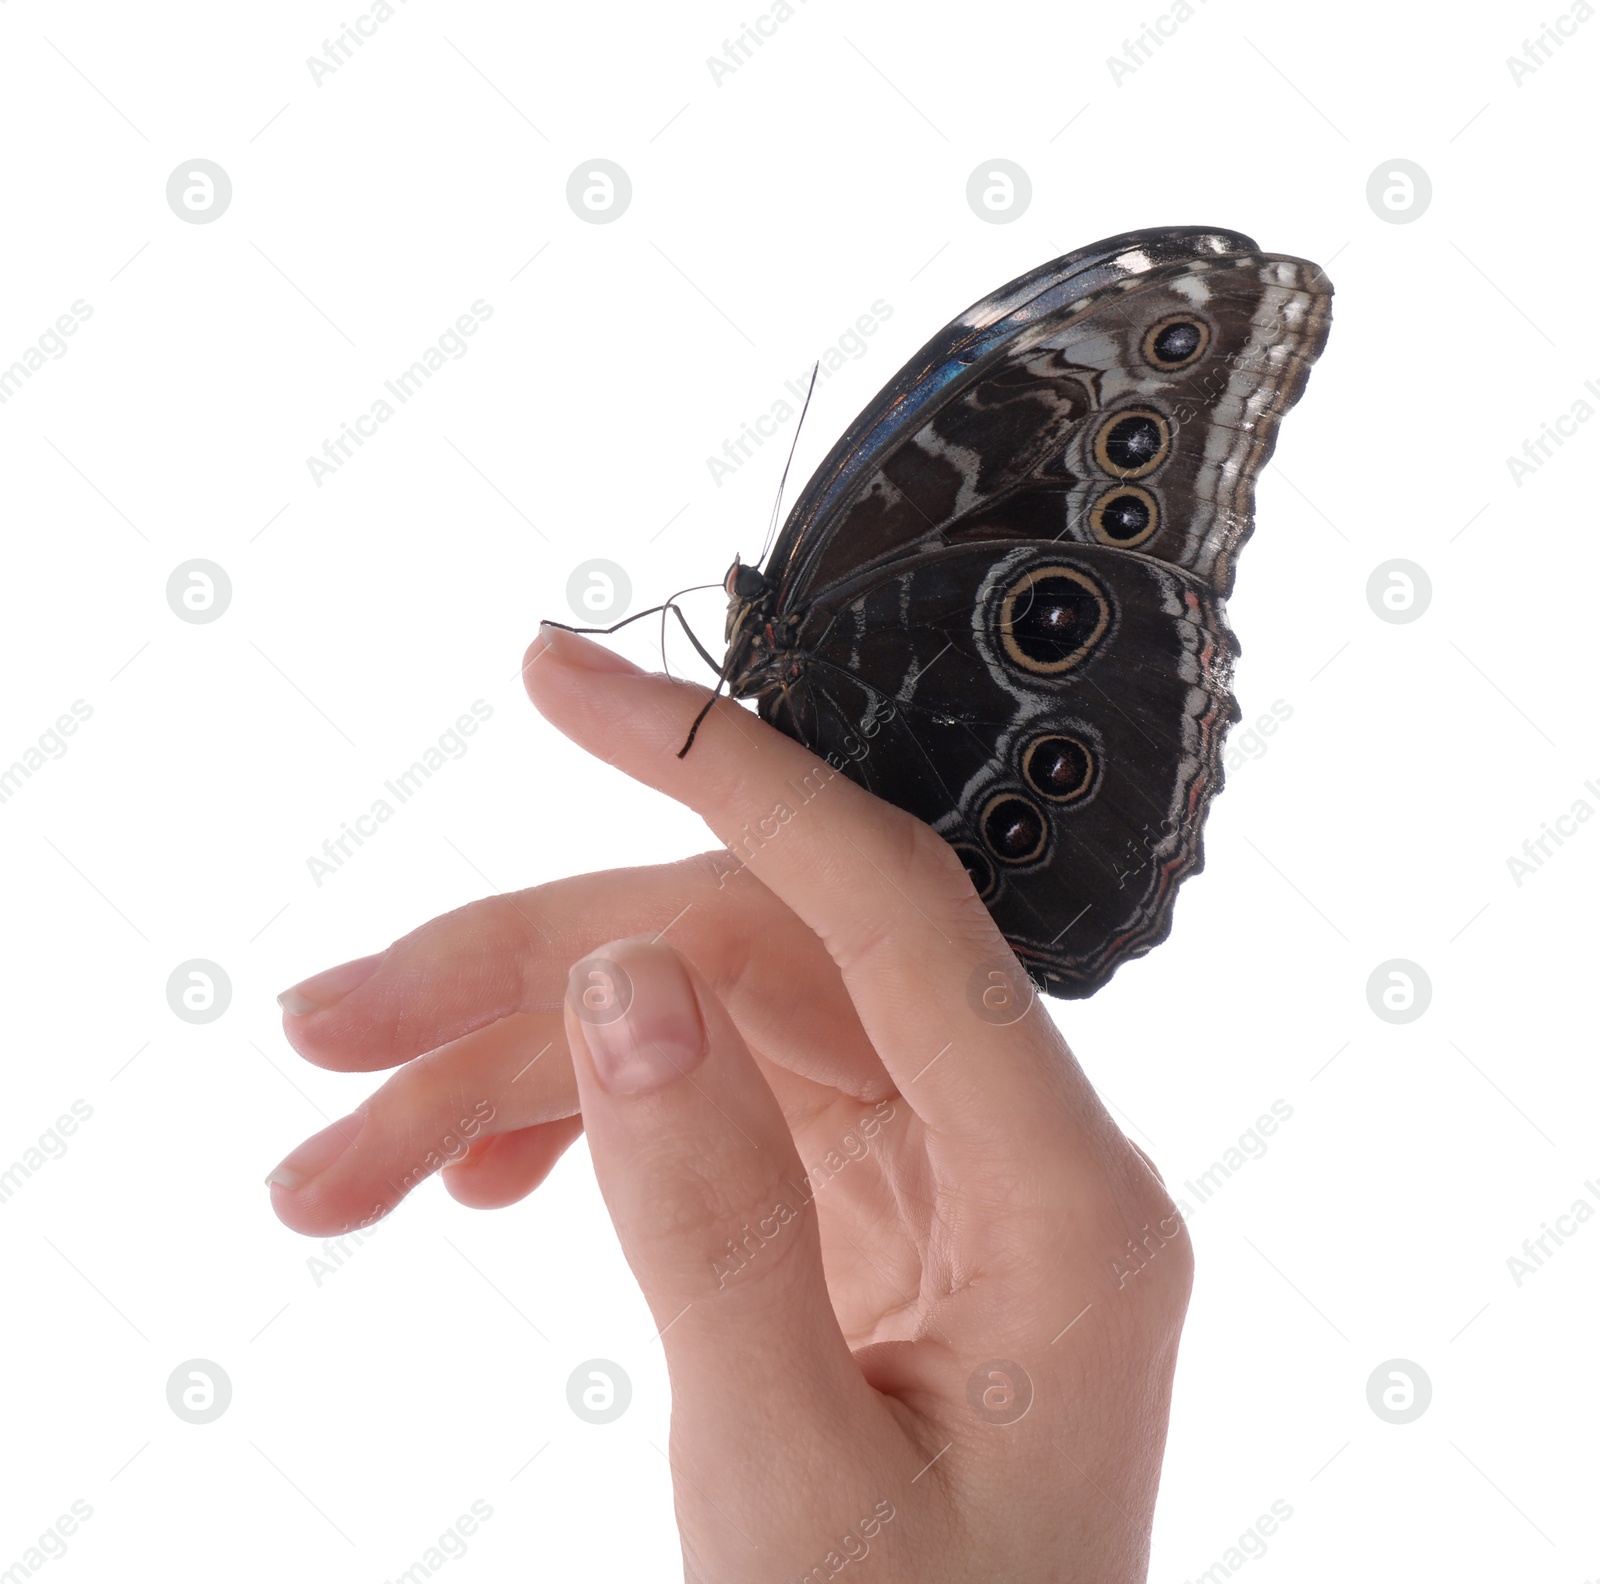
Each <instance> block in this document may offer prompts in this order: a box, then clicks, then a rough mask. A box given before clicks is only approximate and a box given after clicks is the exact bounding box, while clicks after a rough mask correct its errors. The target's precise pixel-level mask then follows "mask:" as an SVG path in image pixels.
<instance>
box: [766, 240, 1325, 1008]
mask: <svg viewBox="0 0 1600 1584" xmlns="http://www.w3.org/2000/svg"><path fill="white" fill-rule="evenodd" d="M1331 292H1332V288H1331V287H1330V286H1329V284H1328V282H1327V280H1326V278H1325V277H1324V276H1323V274H1322V272H1321V271H1320V270H1319V269H1317V267H1316V266H1315V265H1312V264H1308V263H1306V262H1304V261H1302V260H1297V259H1290V258H1285V257H1281V256H1277V255H1269V254H1263V253H1260V252H1258V251H1257V250H1256V249H1255V247H1254V244H1253V243H1251V242H1250V241H1249V239H1248V238H1244V237H1239V236H1237V235H1234V234H1231V233H1225V232H1218V231H1209V230H1199V229H1190V230H1184V231H1173V232H1139V233H1131V234H1130V235H1129V236H1126V237H1121V238H1115V239H1113V240H1112V241H1111V242H1108V243H1102V244H1097V245H1096V247H1094V248H1089V249H1084V250H1082V251H1081V252H1079V253H1077V254H1073V255H1069V256H1068V257H1067V258H1066V259H1063V260H1057V261H1055V263H1054V264H1052V265H1047V266H1045V267H1044V268H1043V269H1041V270H1036V271H1034V272H1033V273H1032V274H1031V275H1029V276H1025V277H1023V278H1022V280H1021V281H1019V282H1014V283H1012V285H1011V286H1009V287H1006V288H1003V289H1002V291H1001V292H998V293H996V294H994V295H993V296H992V297H990V298H986V299H985V300H984V302H983V303H980V304H978V305H976V307H975V308H973V309H971V310H969V311H968V313H967V314H964V315H963V316H962V317H961V318H960V319H958V320H957V321H955V322H954V323H953V324H952V325H951V326H949V327H947V329H946V330H945V331H943V332H941V334H940V336H938V337H935V338H934V340H933V341H931V342H930V343H929V344H928V347H926V348H924V350H923V352H921V353H919V354H918V356H917V357H916V358H914V359H913V360H912V362H911V363H910V364H908V365H907V367H906V369H904V370H902V371H901V373H900V374H899V375H897V376H896V378H895V380H893V381H891V382H890V384H889V386H888V387H886V389H885V391H884V392H883V393H881V394H880V396H879V398H878V399H877V400H876V401H875V402H874V403H873V404H872V406H870V407H869V408H868V409H867V411H866V412H865V413H863V414H862V416H861V417H860V418H859V419H858V420H857V422H856V423H855V424H854V425H853V426H852V428H851V430H850V432H849V433H848V434H847V435H846V437H845V439H844V440H843V441H841V443H840V446H839V447H836V448H835V451H834V453H833V454H832V455H830V457H829V458H828V460H827V461H826V462H825V463H824V464H823V466H822V468H821V469H819V470H818V473H817V475H816V476H815V477H814V478H813V479H812V481H811V483H810V484H809V485H808V486H807V489H806V491H805V492H804V494H803V495H802V497H801V499H800V501H799V502H798V503H797V504H796V508H795V511H794V513H793V514H791V517H790V519H789V523H788V524H787V525H786V528H785V532H784V535H783V536H782V538H780V540H779V543H778V545H777V547H776V549H775V552H774V556H773V558H772V561H771V562H770V563H769V566H768V569H767V570H768V578H769V581H772V582H776V583H777V584H778V587H779V598H778V601H777V611H776V615H777V617H778V621H779V626H780V629H782V630H785V631H787V632H790V633H791V634H792V636H791V637H790V638H789V639H788V642H790V643H792V645H793V656H794V658H795V659H796V660H797V661H798V666H799V674H798V675H797V676H793V677H792V678H791V679H790V680H787V681H786V682H785V683H784V686H783V687H782V688H781V689H768V690H767V691H765V692H764V693H763V694H762V701H761V710H762V713H763V715H764V716H765V717H766V718H767V719H768V720H770V721H772V722H773V723H774V724H775V725H778V726H779V727H780V728H782V729H784V730H786V731H788V732H790V734H791V735H794V736H796V737H798V738H799V739H800V740H801V741H803V742H806V743H807V744H808V745H809V746H810V747H812V748H813V749H814V750H815V751H817V752H818V753H820V754H823V755H824V756H825V757H828V758H830V759H831V760H832V761H833V762H834V763H836V764H838V765H840V767H841V768H843V769H844V770H845V771H846V772H847V773H849V774H850V775H852V777H854V778H855V779H857V780H858V781H860V782H861V783H862V784H863V785H865V786H867V787H868V788H869V789H870V790H871V791H873V792H875V793H877V794H878V795H880V796H883V797H885V798H887V799H889V800H890V801H892V802H895V803H897V804H900V805H901V806H902V807H905V808H908V809H910V810H911V811H912V812H913V813H915V814H917V815H918V816H919V817H920V818H922V819H924V820H926V821H927V822H928V823H929V824H931V825H933V827H934V828H935V829H936V830H938V831H939V832H940V833H941V834H942V835H944V836H945V837H946V838H947V839H948V840H950V841H951V842H952V843H954V844H955V845H956V846H957V847H958V848H959V849H960V850H961V852H962V856H963V859H964V860H965V861H966V862H967V865H968V869H969V872H970V873H971V874H972V876H973V880H974V884H975V885H976V886H977V887H978V889H979V892H980V894H982V895H983V896H984V899H985V901H986V902H987V903H988V905H989V907H990V910H991V912H993V914H994V916H995V918H996V920H997V921H998V922H999V923H1000V925H1001V928H1002V929H1003V930H1004V931H1005V933H1006V936H1007V939H1008V940H1009V941H1010V942H1011V944H1012V946H1013V947H1014V948H1015V949H1016V950H1017V952H1018V954H1019V956H1021V957H1022V959H1023V960H1024V961H1025V962H1026V963H1027V964H1028V965H1029V967H1030V970H1031V971H1033V972H1034V973H1035V975H1036V977H1038V978H1039V979H1040V981H1041V983H1043V984H1044V985H1045V986H1046V988H1048V989H1050V990H1051V991H1053V992H1054V993H1056V994H1062V995H1086V994H1089V993H1092V991H1093V990H1095V989H1097V988H1099V986H1100V985H1101V984H1103V983H1104V982H1105V980H1106V979H1107V978H1109V977H1110V975H1111V973H1112V972H1113V971H1114V970H1115V968H1116V967H1117V965H1118V964H1119V963H1120V962H1122V961H1124V960H1126V959H1127V958H1128V957H1131V956H1135V955H1138V954H1139V953H1141V952H1144V951H1147V950H1149V948H1150V947H1151V946H1152V945H1154V944H1155V943H1156V942H1157V941H1159V940H1161V939H1163V938H1164V937H1165V935H1166V933H1167V931H1168V929H1169V928H1170V924H1171V916H1172V907H1173V903H1174V900H1175V896H1176V890H1177V886H1178V884H1179V883H1180V882H1181V880H1182V879H1183V878H1184V876H1185V875H1187V874H1190V873H1192V872H1194V871H1195V870H1196V869H1198V868H1199V867H1200V865H1201V862H1202V850H1201V827H1202V824H1203V821H1204V817H1205V812H1206V808H1207V806H1208V805H1209V802H1210V799H1211V797H1212V796H1213V795H1214V794H1215V793H1216V791H1217V790H1218V789H1219V788H1220V786H1221V782H1222V768H1221V748H1222V739H1223V736H1224V734H1225V732H1226V729H1227V726H1228V725H1229V724H1230V723H1231V721H1233V720H1234V719H1236V718H1237V715H1238V709H1237V705H1236V704H1235V703H1234V700H1233V696H1232V691H1231V682H1230V679H1231V668H1232V661H1233V657H1234V655H1235V654H1236V652H1237V645H1236V643H1235V641H1234V639H1233V636H1232V633H1231V632H1230V630H1229V628H1228V624H1227V618H1226V613H1225V609H1224V605H1223V598H1224V596H1225V595H1226V594H1227V592H1228V591H1229V590H1230V589H1231V587H1232V583H1233V575H1234V565H1235V561H1236V558H1237V555H1238V552H1239V549H1240V547H1241V546H1242V544H1243V543H1244V541H1245V539H1246V538H1247V537H1248V536H1249V533H1250V531H1251V527H1252V510H1253V495H1254V484H1255V479H1256V476H1257V475H1258V473H1259V471H1260V469H1261V467H1262V465H1263V464H1264V463H1265V461H1266V459H1267V457H1268V456H1269V455H1270V454H1271V450H1272V446H1273V443H1274V440H1275V438H1276V433H1277V426H1278V423H1279V420H1280V419H1281V418H1282V415H1283V413H1284V412H1285V411H1287V409H1288V408H1289V407H1290V406H1291V405H1292V404H1293V403H1294V401H1295V400H1296V399H1297V398H1298V396H1299V394H1300V392H1301V391H1302V390H1303V389H1304V385H1305V380H1306V376H1307V373H1308V371H1309V368H1310V365H1311V363H1312V362H1313V361H1314V359H1315V358H1316V356H1317V354H1318V353H1319V352H1320V351H1321V349H1322V345H1323V342H1324V341H1325V339H1326V335H1327V326H1328V308H1329V298H1330V297H1331Z"/></svg>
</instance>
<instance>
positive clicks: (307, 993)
mask: <svg viewBox="0 0 1600 1584" xmlns="http://www.w3.org/2000/svg"><path fill="white" fill-rule="evenodd" d="M382 961H383V953H382V952H374V953H373V954H372V955H371V956H370V957H357V958H356V959H355V961H354V962H347V963H340V964H339V966H338V967H337V968H327V969H324V970H323V972H321V973H319V974H313V975H312V976H311V977H310V978H309V979H302V980H301V981H300V983H299V984H297V985H291V986H290V987H289V989H287V990H285V991H284V992H283V994H282V995H280V996H279V997H278V1005H279V1006H281V1007H282V1008H283V1010H284V1011H285V1012H287V1013H288V1014H289V1015H290V1016H291V1017H304V1016H305V1015H306V1013H308V1012H326V1011H327V1010H328V1008H329V1007H331V1006H335V1005H337V1004H338V1003H339V1002H340V1001H342V1000H344V998H345V997H346V996H347V995H349V994H350V992H351V991H352V990H354V989H355V988H356V986H357V985H360V984H365V983H366V982H367V980H368V979H370V978H371V977H372V970H373V969H374V968H376V967H377V966H378V964H379V963H380V962H382Z"/></svg>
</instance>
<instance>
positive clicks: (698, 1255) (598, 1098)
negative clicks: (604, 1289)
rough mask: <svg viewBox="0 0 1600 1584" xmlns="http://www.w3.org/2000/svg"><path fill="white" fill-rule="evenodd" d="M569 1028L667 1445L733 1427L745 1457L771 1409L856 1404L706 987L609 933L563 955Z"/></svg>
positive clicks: (810, 1252) (821, 1294)
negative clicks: (648, 1344)
mask: <svg viewBox="0 0 1600 1584" xmlns="http://www.w3.org/2000/svg"><path fill="white" fill-rule="evenodd" d="M566 1027H567V1038H568V1042H569V1045H570V1047H571V1050H572V1056H573V1068H574V1071H575V1072H576V1074H577V1079H578V1094H579V1100H580V1104H581V1106H582V1109H583V1126H584V1132H585V1134H586V1135H587V1137H588V1141H589V1153H590V1156H591V1158H592V1159H593V1161H594V1168H595V1175H596V1176H597V1177H598V1179H599V1182H600V1189H601V1192H602V1193H603V1194H604V1196H605V1201H606V1206H607V1208H608V1209H609V1210H610V1212H611V1219H612V1221H613V1223H614V1224H615V1226H616V1229H617V1236H618V1237H619V1238H620V1240H621V1242H622V1248H623V1252H624V1253H625V1254H626V1256H627V1259H628V1263H629V1265H630V1266H631V1267H632V1268H633V1273H634V1275H635V1276H636V1277H637V1278H638V1281H639V1285H640V1287H642V1288H643V1290H644V1296H645V1299H646V1301H647V1302H648V1303H649V1305H650V1310H651V1313H652V1314H653V1315H654V1316H655V1320H656V1324H657V1325H658V1326H659V1327H660V1328H661V1340H662V1345H663V1347H664V1348H665V1349H666V1355H667V1368H668V1371H669V1373H670V1375H671V1380H672V1395H673V1439H674V1442H675V1443H676V1444H678V1445H679V1446H683V1445H685V1444H686V1443H687V1444H695V1443H697V1442H698V1443H700V1444H705V1443H706V1441H714V1442H715V1443H716V1445H717V1450H718V1453H719V1456H721V1457H724V1458H725V1457H726V1456H727V1454H728V1452H729V1451H730V1449H731V1443H736V1442H737V1441H739V1440H741V1439H743V1437H742V1435H741V1433H740V1428H741V1423H742V1425H743V1426H744V1427H746V1428H747V1429H748V1432H749V1434H750V1438H751V1441H750V1445H751V1449H752V1456H754V1455H755V1451H754V1449H755V1448H756V1446H757V1437H758V1436H760V1435H763V1434H765V1435H770V1426H771V1424H772V1423H773V1422H774V1419H773V1415H774V1414H778V1415H783V1416H784V1417H783V1418H782V1419H779V1420H778V1421H777V1422H780V1423H782V1422H787V1423H789V1424H791V1425H799V1424H805V1423H811V1424H815V1423H816V1422H817V1420H818V1418H819V1415H820V1414H822V1413H825V1412H827V1411H828V1408H829V1407H830V1406H831V1408H832V1409H833V1411H835V1412H836V1411H837V1410H838V1409H839V1408H841V1407H845V1408H846V1409H847V1411H848V1408H849V1407H858V1408H864V1406H865V1404H866V1402H867V1400H868V1399H873V1398H875V1397H876V1393H874V1392H873V1391H872V1389H871V1388H870V1387H869V1386H868V1385H867V1384H866V1382H865V1381H864V1380H863V1379H862V1377H861V1373H860V1371H859V1370H858V1369H857V1367H856V1365H855V1362H854V1360H853V1358H852V1357H851V1354H850V1350H849V1347H848V1346H847V1344H846V1343H845V1340H844V1337H843V1335H842V1334H841V1332H840V1330H839V1324H838V1321H837V1319H836V1317H835V1315H834V1312H833V1307H832V1305H831V1303H830V1302H829V1299H828V1290H827V1284H826V1282H825V1281H824V1279H823V1272H822V1255H821V1248H820V1243H819V1240H818V1236H817V1222H816V1211H815V1208H814V1206H813V1204H812V1202H811V1191H810V1189H809V1187H808V1186H807V1183H806V1176H805V1171H804V1168H803V1167H802V1166H801V1164H800V1157H799V1156H798V1154H796V1152H795V1147H794V1141H793V1139H792V1138H791V1137H790V1133H789V1127H788V1124H787V1122H786V1121H785V1120H784V1116H783V1112H782V1110H781V1109H780V1107H779V1105H778V1102H777V1100H776V1099H775V1098H774V1097H773V1094H772V1091H771V1089H770V1088H769V1087H768V1086H767V1082H766V1080H765V1078H763V1077H762V1075H761V1072H760V1069H759V1068H758V1067H757V1066H756V1064H755V1061H754V1059H753V1058H752V1057H751V1055H750V1052H749V1050H748V1049H747V1048H746V1046H745V1043H744V1041H743V1039H742V1038H741V1037H740V1035H739V1032H738V1030H737V1029H736V1028H735V1027H734V1025H733V1022H732V1020H731V1019H730V1018H729V1016H728V1013H727V1011H726V1010H725V1008H724V1007H723V1006H722V1003H721V1002H720V1001H718V1000H717V998H716V996H715V995H714V994H713V993H712V991H711V989H710V987H709V986H708V985H707V984H706V983H705V981H704V980H703V979H702V978H701V976H700V975H699V973H698V972H697V971H696V970H695V969H693V968H692V967H691V966H690V965H689V964H688V963H687V962H686V961H685V960H684V959H683V958H682V957H681V956H679V954H678V953H677V952H676V951H674V950H673V949H672V948H671V947H670V946H665V945H659V944H654V943H652V941H651V939H650V938H649V937H646V936H638V937H634V938H632V939H628V940H622V941H617V942H615V943H613V944H612V945H609V946H602V947H601V948H599V950H598V951H597V952H595V953H593V954H591V955H590V956H588V957H585V958H583V959H582V960H581V961H580V962H578V963H577V964H576V965H575V966H574V967H573V969H572V972H571V975H570V978H569V980H568V987H567V1000H566ZM741 1405H742V1407H743V1409H744V1410H745V1411H744V1412H742V1413H740V1412H738V1411H735V1412H733V1413H732V1414H730V1412H729V1410H730V1408H734V1409H735V1410H737V1408H738V1407H739V1406H741ZM830 1417H831V1415H830ZM730 1420H731V1421H733V1422H730ZM697 1421H698V1424H697ZM697 1429H698V1431H700V1432H702V1433H703V1434H697V1433H696V1430H697ZM770 1456H771V1451H770V1446H768V1447H767V1448H766V1451H765V1458H766V1459H770ZM759 1465H760V1460H759V1459H758V1461H757V1463H756V1465H755V1466H759ZM735 1466H737V1464H736V1465H735Z"/></svg>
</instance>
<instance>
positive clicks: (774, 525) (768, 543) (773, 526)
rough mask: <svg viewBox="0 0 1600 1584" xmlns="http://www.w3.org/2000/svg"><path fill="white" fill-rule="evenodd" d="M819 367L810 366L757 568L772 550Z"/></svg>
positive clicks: (817, 363) (816, 364)
mask: <svg viewBox="0 0 1600 1584" xmlns="http://www.w3.org/2000/svg"><path fill="white" fill-rule="evenodd" d="M821 367H822V359H821V358H818V359H817V361H816V362H815V363H813V364H812V365H811V383H810V384H809V385H808V386H806V399H805V401H804V402H803V403H802V404H801V407H800V419H799V422H798V423H796V424H795V426H794V438H793V439H792V440H791V441H790V442H789V457H788V460H787V461H786V462H785V463H784V464H783V477H782V478H780V479H779V480H778V498H777V499H776V500H775V501H774V502H773V503H772V521H771V522H770V523H768V524H767V537H766V540H765V542H764V543H763V544H762V546H761V554H760V555H758V556H757V557H756V565H757V566H763V565H765V563H766V559H767V552H768V551H769V550H770V549H771V548H772V540H773V536H774V535H775V534H776V533H777V530H778V513H779V512H780V511H781V510H782V509H783V487H784V485H785V484H787V483H788V482H789V467H790V464H791V463H792V462H793V461H794V453H795V447H796V446H798V445H799V444H800V430H801V429H802V428H803V427H804V425H805V421H806V409H807V408H808V407H810V405H811V393H812V391H814V390H815V389H816V388H817V373H818V371H819V370H820V369H821Z"/></svg>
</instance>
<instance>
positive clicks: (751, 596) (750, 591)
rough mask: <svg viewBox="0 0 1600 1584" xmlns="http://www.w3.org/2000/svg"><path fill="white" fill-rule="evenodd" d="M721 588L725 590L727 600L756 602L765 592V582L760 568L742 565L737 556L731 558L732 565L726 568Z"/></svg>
mask: <svg viewBox="0 0 1600 1584" xmlns="http://www.w3.org/2000/svg"><path fill="white" fill-rule="evenodd" d="M722 586H723V588H724V589H726V590H727V594H728V598H729V599H732V600H741V601H745V602H748V601H752V600H758V599H760V598H761V596H762V595H763V594H765V593H766V592H767V580H766V577H765V576H764V575H763V573H762V571H761V568H760V567H753V566H745V565H743V564H742V563H741V562H740V560H739V558H738V556H735V557H734V558H733V565H732V566H731V567H729V568H728V575H727V577H725V578H724V579H723V580H722Z"/></svg>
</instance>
